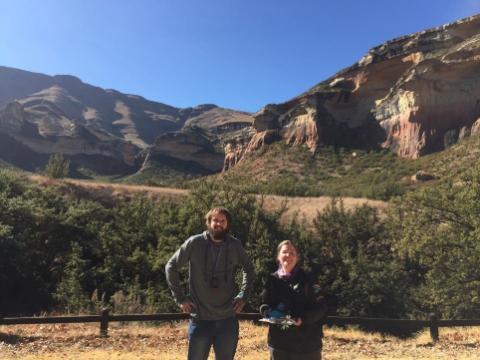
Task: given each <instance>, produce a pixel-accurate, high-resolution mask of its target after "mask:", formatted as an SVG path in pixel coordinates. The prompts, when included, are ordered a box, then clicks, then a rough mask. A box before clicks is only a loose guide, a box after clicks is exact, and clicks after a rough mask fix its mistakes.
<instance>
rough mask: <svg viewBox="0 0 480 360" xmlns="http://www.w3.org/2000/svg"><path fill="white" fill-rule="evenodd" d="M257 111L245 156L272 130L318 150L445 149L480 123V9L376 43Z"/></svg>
mask: <svg viewBox="0 0 480 360" xmlns="http://www.w3.org/2000/svg"><path fill="white" fill-rule="evenodd" d="M254 118H255V120H254V123H253V127H254V128H255V130H256V134H255V135H254V136H253V137H252V139H251V141H250V143H249V144H248V145H247V146H246V147H245V149H244V150H243V151H242V156H247V155H248V154H249V152H251V151H255V149H258V147H259V146H261V145H262V143H264V139H265V138H269V139H271V138H272V134H276V136H278V138H281V139H282V140H283V141H285V142H286V143H287V144H291V145H297V144H305V145H306V146H307V147H308V148H309V149H310V150H311V151H312V152H314V151H315V150H316V149H317V147H318V146H322V145H333V146H342V147H362V148H381V147H383V148H389V149H391V150H392V151H393V152H395V153H397V154H398V155H400V156H404V157H409V158H416V157H418V156H421V155H423V154H427V153H430V152H434V151H439V150H442V149H444V148H445V147H446V146H448V145H450V144H452V143H454V142H456V141H458V139H461V138H462V137H465V136H468V135H469V134H471V133H474V132H478V128H479V126H480V125H478V119H479V118H480V15H479V16H474V17H470V18H467V19H464V20H460V21H458V22H455V23H452V24H448V25H444V26H441V27H438V28H435V29H430V30H426V31H423V32H420V33H416V34H413V35H409V36H404V37H401V38H398V39H394V40H392V41H389V42H387V43H385V44H383V45H381V46H378V47H376V48H373V49H371V50H370V51H369V52H368V54H366V55H365V56H364V57H363V58H362V59H361V60H360V61H359V62H358V63H356V64H354V65H353V66H351V67H349V68H347V69H344V70H342V71H340V72H339V73H337V74H336V75H335V76H333V77H331V78H329V79H327V80H326V81H324V82H322V83H320V84H318V85H317V86H315V87H313V88H312V89H310V90H309V91H307V92H306V93H304V94H302V95H300V96H298V97H296V98H294V99H292V100H290V101H288V102H286V103H283V104H277V105H267V106H266V107H264V108H263V109H261V110H260V111H259V112H258V113H256V114H255V115H254ZM232 151H233V152H234V150H232V149H230V152H232ZM227 156H228V155H227ZM237 161H238V160H237Z"/></svg>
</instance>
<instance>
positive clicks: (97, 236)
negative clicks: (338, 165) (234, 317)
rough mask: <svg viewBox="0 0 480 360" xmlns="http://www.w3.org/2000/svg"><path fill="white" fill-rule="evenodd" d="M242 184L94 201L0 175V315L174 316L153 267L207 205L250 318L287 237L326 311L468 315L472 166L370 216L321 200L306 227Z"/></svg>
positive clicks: (472, 278)
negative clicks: (240, 279) (232, 254)
mask: <svg viewBox="0 0 480 360" xmlns="http://www.w3.org/2000/svg"><path fill="white" fill-rule="evenodd" d="M250 186H251V185H245V184H241V183H240V184H237V183H233V182H229V181H224V182H221V181H201V182H197V183H196V186H195V187H194V188H193V189H192V190H191V192H190V195H188V197H187V198H186V199H185V201H182V202H177V203H171V202H167V201H162V200H157V201H152V200H149V199H147V198H145V197H137V198H134V199H133V200H118V201H117V202H115V203H106V202H102V203H100V202H98V201H97V200H85V199H81V198H76V197H75V196H73V195H72V194H70V195H69V196H60V195H58V194H57V193H56V191H55V188H54V187H45V188H40V187H38V186H35V185H33V184H30V183H28V182H27V181H26V180H25V179H24V178H23V177H21V176H20V175H18V174H16V173H14V172H12V171H9V170H5V169H3V170H0V250H1V251H0V270H1V271H0V283H1V284H2V289H3V291H2V292H1V293H0V306H1V307H0V309H2V312H3V314H16V315H19V314H31V313H38V312H40V311H52V310H58V311H63V312H92V311H93V312H97V311H98V308H99V307H100V306H103V305H105V304H110V305H111V306H112V307H113V311H114V312H157V311H174V310H176V307H175V304H174V303H173V301H172V299H171V296H170V292H169V290H168V288H167V285H166V282H165V276H164V265H165V263H166V261H167V259H168V258H169V257H170V256H171V255H172V254H173V252H174V251H175V250H176V249H177V248H178V246H179V245H180V244H181V243H182V242H183V241H184V240H186V239H187V238H188V237H189V236H190V235H192V234H196V233H199V232H201V231H203V230H204V219H203V216H204V214H205V213H206V212H207V210H208V209H209V208H211V207H212V206H215V205H225V206H227V207H228V208H230V210H231V211H232V212H233V214H234V215H235V221H234V223H233V224H232V232H233V234H235V235H236V236H238V237H239V238H240V239H241V240H242V241H244V243H245V246H246V249H247V252H248V253H249V255H250V257H251V258H252V260H253V262H254V265H255V268H256V271H257V275H258V276H257V280H256V282H255V289H254V293H253V296H252V298H251V300H250V304H249V305H250V309H251V310H255V308H256V307H257V306H258V304H259V301H260V300H259V294H260V292H261V289H262V286H263V283H264V280H265V278H266V276H267V274H268V273H269V272H271V271H273V270H275V267H276V264H275V260H274V257H275V247H276V245H277V243H278V242H279V241H280V240H282V239H287V238H289V239H293V240H294V241H296V242H297V244H298V246H299V248H300V249H301V253H302V259H303V262H304V265H305V267H306V268H308V269H309V270H311V271H312V272H313V273H314V274H316V276H317V277H318V279H319V281H320V283H321V284H322V291H323V293H324V295H325V296H326V297H327V300H328V302H329V304H330V312H331V313H337V314H341V315H347V316H379V317H382V316H385V317H423V316H425V315H426V314H428V313H430V312H432V311H436V312H438V313H439V314H440V315H442V316H444V317H477V316H479V315H480V306H479V305H480V303H479V301H478V291H477V289H478V283H479V281H480V273H478V271H477V268H478V266H477V265H478V262H479V260H480V246H478V244H479V243H480V241H479V240H480V239H479V234H480V221H479V220H478V219H479V218H480V208H479V205H478V199H479V197H480V166H475V167H473V168H472V169H470V170H469V171H468V172H466V173H464V174H463V175H462V176H461V177H456V178H452V179H451V180H450V181H443V182H437V183H436V186H435V187H431V188H424V189H418V190H416V191H414V192H410V193H408V194H406V195H404V196H403V197H397V198H395V200H394V201H393V202H392V205H391V207H390V211H389V213H388V214H387V215H386V216H382V217H379V215H378V214H377V211H376V210H375V209H374V208H370V207H368V206H363V207H360V208H356V209H353V210H346V209H345V208H344V207H343V206H342V203H341V201H336V200H333V201H332V203H331V206H329V207H328V208H327V209H325V210H324V211H323V212H321V213H319V214H318V216H317V218H316V219H315V222H314V226H313V227H312V226H307V225H306V224H304V223H303V222H302V221H301V220H300V219H296V220H294V221H292V222H290V223H287V224H280V223H279V219H280V215H281V214H282V211H284V209H279V210H278V211H277V212H276V213H267V212H265V211H264V210H263V208H262V206H261V203H258V201H256V200H255V198H254V197H253V195H251V193H250V189H251V188H250ZM184 278H185V280H186V274H185V276H184Z"/></svg>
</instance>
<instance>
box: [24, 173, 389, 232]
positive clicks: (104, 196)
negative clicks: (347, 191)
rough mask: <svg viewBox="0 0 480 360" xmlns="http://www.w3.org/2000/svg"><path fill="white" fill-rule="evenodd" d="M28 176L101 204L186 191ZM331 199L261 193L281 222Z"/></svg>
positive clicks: (354, 201)
mask: <svg viewBox="0 0 480 360" xmlns="http://www.w3.org/2000/svg"><path fill="white" fill-rule="evenodd" d="M29 179H30V180H32V181H34V182H36V183H37V184H40V185H42V186H52V185H54V186H56V187H57V189H58V191H60V192H61V193H62V194H65V195H67V196H68V195H73V196H81V197H82V198H87V199H89V198H91V199H95V200H100V201H102V202H103V203H112V202H115V201H117V200H119V199H131V198H133V197H134V196H136V195H138V194H143V195H145V196H146V197H148V198H150V199H152V200H158V201H165V200H166V201H173V202H178V201H181V200H182V199H184V198H185V197H186V196H187V195H188V190H184V189H176V188H168V187H157V186H145V185H124V184H115V183H105V182H97V181H88V180H75V179H62V180H55V179H50V178H48V177H45V176H41V175H30V176H29ZM339 199H340V198H339ZM341 199H342V201H343V204H344V206H345V208H346V209H352V208H355V207H358V206H361V205H363V204H368V205H370V206H373V207H376V208H377V209H379V210H380V211H381V212H383V211H384V210H385V209H386V208H387V203H386V202H384V201H379V200H370V199H362V198H349V197H343V198H341ZM331 200H332V198H331V197H329V196H319V197H289V196H277V195H265V196H263V207H264V209H265V210H266V211H274V210H276V209H279V208H280V207H282V206H283V205H284V204H286V206H287V211H286V212H285V213H284V214H283V216H282V218H281V222H283V223H285V222H288V221H289V220H291V219H292V218H293V217H294V216H298V217H299V219H303V218H304V219H305V220H306V221H307V223H312V221H313V219H314V218H315V217H316V215H317V212H319V211H322V210H323V209H324V208H325V207H326V206H328V205H329V204H330V203H331Z"/></svg>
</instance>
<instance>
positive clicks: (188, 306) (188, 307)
mask: <svg viewBox="0 0 480 360" xmlns="http://www.w3.org/2000/svg"><path fill="white" fill-rule="evenodd" d="M178 306H180V309H182V311H183V312H184V313H191V312H192V310H193V309H195V308H196V307H197V306H196V305H195V304H194V303H193V302H191V301H190V300H185V301H184V302H182V303H181V304H180V305H178Z"/></svg>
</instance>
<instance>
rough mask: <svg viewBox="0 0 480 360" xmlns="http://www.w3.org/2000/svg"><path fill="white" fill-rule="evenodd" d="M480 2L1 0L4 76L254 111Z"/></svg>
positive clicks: (0, 59)
mask: <svg viewBox="0 0 480 360" xmlns="http://www.w3.org/2000/svg"><path fill="white" fill-rule="evenodd" d="M479 12H480V0H395V1H393V0H363V1H362V0H130V1H127V0H0V65H3V66H10V67H15V68H20V69H24V70H29V71H34V72H40V73H45V74H48V75H56V74H70V75H75V76H77V77H79V78H80V79H82V80H83V81H84V82H87V83H90V84H93V85H96V86H100V87H102V88H111V89H116V90H119V91H122V92H125V93H130V94H137V95H141V96H144V97H145V98H147V99H150V100H154V101H158V102H162V103H166V104H169V105H173V106H177V107H188V106H196V105H199V104H204V103H214V104H217V105H219V106H223V107H228V108H233V109H238V110H245V111H252V112H253V111H257V110H259V109H260V108H261V107H262V106H264V105H266V104H268V103H278V102H282V101H286V100H288V99H290V98H292V97H294V96H296V95H298V94H300V93H301V92H303V91H305V90H307V89H309V88H310V87H311V86H313V85H315V84H317V83H319V82H320V81H322V80H324V79H325V78H327V77H329V76H331V75H333V74H334V73H336V72H337V71H339V70H340V69H342V68H344V67H346V66H349V65H351V64H353V63H355V62H356V61H358V60H359V59H360V58H361V57H362V56H363V55H364V54H365V53H366V52H367V51H368V50H369V49H370V48H371V47H374V46H376V45H379V44H381V43H383V42H385V41H387V40H389V39H392V38H394V37H397V36H401V35H406V34H409V33H412V32H416V31H421V30H424V29H426V28H429V27H434V26H438V25H442V24H444V23H447V22H451V21H455V20H457V19H460V18H463V17H467V16H470V15H474V14H476V13H479Z"/></svg>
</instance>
